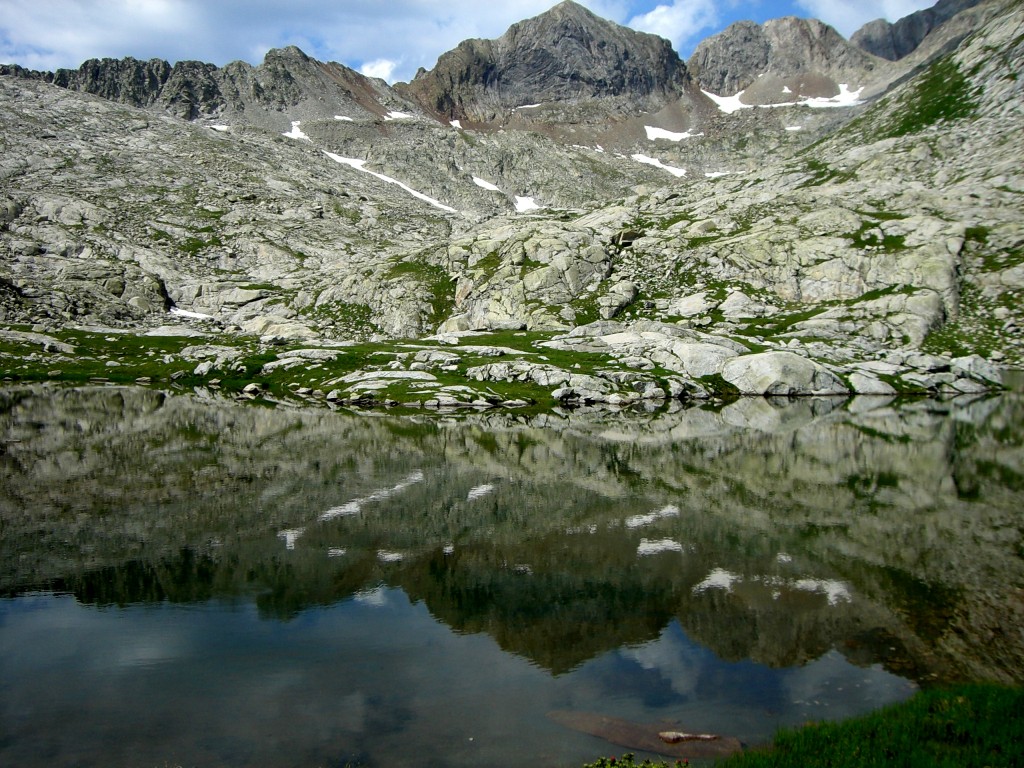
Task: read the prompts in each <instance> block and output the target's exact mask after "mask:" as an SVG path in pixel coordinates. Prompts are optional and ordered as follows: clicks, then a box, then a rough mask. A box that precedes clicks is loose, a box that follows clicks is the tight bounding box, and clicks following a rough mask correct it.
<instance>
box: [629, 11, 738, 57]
mask: <svg viewBox="0 0 1024 768" xmlns="http://www.w3.org/2000/svg"><path fill="white" fill-rule="evenodd" d="M726 5H728V3H722V2H719V1H718V0H675V2H673V3H671V4H668V5H664V4H663V5H658V6H656V7H655V8H654V9H653V10H651V11H649V12H647V13H644V14H641V15H639V16H634V17H633V18H631V19H630V20H629V26H631V27H632V28H633V29H639V30H640V31H642V32H650V33H652V34H655V35H659V36H660V37H664V38H666V39H668V40H670V41H672V45H673V47H674V48H675V49H676V51H683V50H686V49H687V48H688V47H689V44H690V42H692V41H694V40H695V39H697V38H700V37H703V36H704V34H703V33H705V32H707V31H708V30H712V29H715V28H716V27H718V25H719V24H720V23H721V17H720V16H719V9H720V8H721V7H723V6H726Z"/></svg>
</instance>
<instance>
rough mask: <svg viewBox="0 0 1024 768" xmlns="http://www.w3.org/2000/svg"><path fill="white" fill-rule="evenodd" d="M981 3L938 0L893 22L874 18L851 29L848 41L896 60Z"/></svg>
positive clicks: (966, 0)
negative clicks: (953, 19) (851, 33)
mask: <svg viewBox="0 0 1024 768" xmlns="http://www.w3.org/2000/svg"><path fill="white" fill-rule="evenodd" d="M980 2H981V0H939V2H938V3H936V4H935V5H934V6H932V7H931V8H925V9H924V10H921V11H917V12H916V13H912V14H910V15H909V16H904V17H903V18H902V19H900V20H899V21H896V22H895V23H890V22H888V21H886V20H885V19H875V20H874V21H871V22H868V23H867V24H865V25H864V26H863V27H861V28H860V29H858V30H857V31H856V32H854V33H853V35H852V36H851V37H850V42H851V43H852V44H853V45H855V46H857V47H858V48H860V49H862V50H864V51H867V52H868V53H870V54H873V55H875V56H879V57H880V58H883V59H888V60H889V61H898V60H899V59H902V58H903V57H904V56H908V55H910V54H911V53H913V52H914V51H915V50H917V48H918V46H919V45H921V43H922V42H924V39H925V38H926V37H927V36H928V35H929V34H931V32H932V31H933V30H935V29H937V28H938V27H939V26H941V25H942V24H945V23H946V22H947V21H949V20H950V19H952V18H953V17H954V16H956V15H957V14H958V13H960V12H961V11H964V10H967V9H968V8H973V7H974V6H976V5H978V4H979V3H980Z"/></svg>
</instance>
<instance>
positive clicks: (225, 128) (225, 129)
mask: <svg viewBox="0 0 1024 768" xmlns="http://www.w3.org/2000/svg"><path fill="white" fill-rule="evenodd" d="M210 130H211V131H217V132H218V133H227V132H228V126H226V125H211V126H210Z"/></svg>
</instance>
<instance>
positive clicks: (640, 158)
mask: <svg viewBox="0 0 1024 768" xmlns="http://www.w3.org/2000/svg"><path fill="white" fill-rule="evenodd" d="M632 158H633V159H634V160H636V161H637V162H638V163H643V164H644V165H653V166H654V167H655V168H661V169H662V170H663V171H668V172H669V173H671V174H672V175H673V176H675V177H677V178H679V177H682V176H685V175H686V169H685V168H676V167H675V166H671V165H665V164H664V163H663V162H661V160H658V159H657V158H656V157H648V156H647V155H632Z"/></svg>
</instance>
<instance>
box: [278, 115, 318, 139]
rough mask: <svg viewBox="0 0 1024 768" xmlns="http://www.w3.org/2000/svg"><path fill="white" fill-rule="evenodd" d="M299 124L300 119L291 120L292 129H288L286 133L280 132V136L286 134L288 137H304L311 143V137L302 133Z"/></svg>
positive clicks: (300, 122)
mask: <svg viewBox="0 0 1024 768" xmlns="http://www.w3.org/2000/svg"><path fill="white" fill-rule="evenodd" d="M301 124H302V121H301V120H292V129H291V130H290V131H288V133H282V134H281V135H282V136H286V137H288V138H289V139H305V140H306V141H308V142H309V143H310V144H312V143H313V140H312V139H311V138H309V136H307V135H306V134H304V133H303V132H302V129H301V128H299V126H300V125H301Z"/></svg>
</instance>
